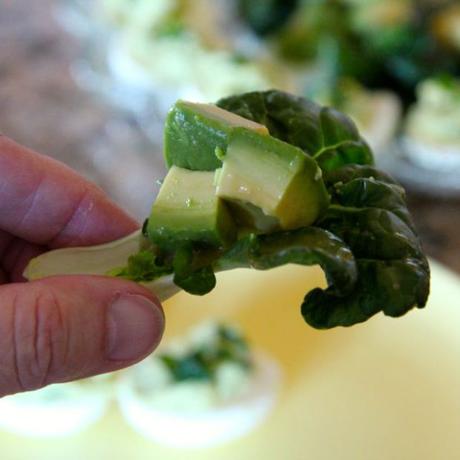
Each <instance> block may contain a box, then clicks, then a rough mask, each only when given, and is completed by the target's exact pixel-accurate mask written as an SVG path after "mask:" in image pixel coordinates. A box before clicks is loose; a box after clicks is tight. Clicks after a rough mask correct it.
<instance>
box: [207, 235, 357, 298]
mask: <svg viewBox="0 0 460 460" xmlns="http://www.w3.org/2000/svg"><path fill="white" fill-rule="evenodd" d="M288 263H293V264H299V265H320V266H321V267H322V268H323V270H324V271H325V273H326V277H327V279H328V282H329V284H330V287H331V290H333V291H334V292H337V293H338V294H339V295H345V294H346V293H347V292H349V291H350V290H351V289H352V288H353V286H354V283H355V282H356V278H357V269H356V264H355V260H354V257H353V254H352V253H351V251H350V250H349V249H348V248H347V246H346V245H345V244H344V243H343V241H341V240H340V239H339V238H337V237H336V236H334V235H333V234H331V233H330V232H328V231H326V230H323V229H320V228H315V227H307V228H301V229H298V230H291V231H287V232H277V233H273V234H270V235H254V234H251V235H249V236H247V237H245V238H242V239H240V240H239V241H238V243H237V244H236V245H235V246H234V247H233V248H231V249H230V250H229V251H227V252H226V253H224V254H223V255H222V256H221V257H220V258H219V259H218V261H217V263H216V265H215V267H216V269H217V270H228V269H233V268H255V269H256V270H268V269H270V268H274V267H278V266H281V265H285V264H288Z"/></svg>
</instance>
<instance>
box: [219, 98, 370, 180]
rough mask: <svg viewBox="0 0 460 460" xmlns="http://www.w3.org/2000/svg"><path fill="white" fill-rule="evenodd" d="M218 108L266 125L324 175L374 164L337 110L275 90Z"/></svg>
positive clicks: (223, 103)
mask: <svg viewBox="0 0 460 460" xmlns="http://www.w3.org/2000/svg"><path fill="white" fill-rule="evenodd" d="M217 105H218V106H219V107H221V108H223V109H225V110H228V111H230V112H233V113H236V114H237V115H240V116H242V117H244V118H247V119H249V120H252V121H255V122H257V123H260V124H263V125H265V126H266V127H267V128H268V130H269V132H270V134H271V135H272V136H273V137H276V138H278V139H281V140H282V141H285V142H289V143H290V144H292V145H295V146H297V147H299V148H301V149H302V150H303V151H304V152H305V153H307V154H308V155H310V156H312V157H313V158H314V159H315V160H316V161H317V162H318V164H319V165H320V166H321V168H322V169H323V170H324V171H329V170H333V169H336V168H338V167H340V166H343V165H346V164H372V163H373V157H372V152H371V150H370V148H369V146H368V145H367V143H366V142H365V141H364V139H363V138H362V137H361V136H360V135H359V133H358V130H357V129H356V126H355V125H354V123H353V122H352V121H351V120H350V118H349V117H347V116H346V115H344V114H342V113H340V112H339V111H337V110H334V109H331V108H328V107H321V106H319V105H317V104H315V103H314V102H311V101H309V100H307V99H304V98H301V97H297V96H293V95H291V94H287V93H284V92H282V91H275V90H271V91H264V92H251V93H245V94H242V95H239V96H231V97H228V98H225V99H221V100H220V101H218V102H217Z"/></svg>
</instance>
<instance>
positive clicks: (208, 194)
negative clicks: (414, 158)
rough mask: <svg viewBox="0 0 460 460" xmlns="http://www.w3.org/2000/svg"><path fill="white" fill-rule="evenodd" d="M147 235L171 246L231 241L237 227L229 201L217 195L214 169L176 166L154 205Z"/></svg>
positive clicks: (211, 245)
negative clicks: (187, 243)
mask: <svg viewBox="0 0 460 460" xmlns="http://www.w3.org/2000/svg"><path fill="white" fill-rule="evenodd" d="M147 235H148V237H149V239H150V240H151V241H152V242H154V243H155V244H157V245H158V246H160V247H161V248H164V249H167V250H168V249H171V250H172V249H176V248H177V247H178V245H179V244H180V243H184V242H197V243H202V244H204V245H206V246H210V247H215V248H219V247H225V246H227V245H229V244H231V243H232V242H233V241H234V239H235V238H236V228H235V224H234V222H233V219H232V217H231V215H230V212H229V210H228V209H227V206H226V204H225V203H224V202H223V200H222V199H221V198H219V197H218V196H217V195H216V187H215V185H214V173H213V172H209V171H190V170H188V169H182V168H179V167H177V166H173V167H172V168H171V169H170V170H169V171H168V174H167V175H166V177H165V179H164V182H163V184H162V186H161V189H160V192H159V193H158V196H157V199H156V200H155V203H154V204H153V206H152V211H151V213H150V217H149V219H148V223H147Z"/></svg>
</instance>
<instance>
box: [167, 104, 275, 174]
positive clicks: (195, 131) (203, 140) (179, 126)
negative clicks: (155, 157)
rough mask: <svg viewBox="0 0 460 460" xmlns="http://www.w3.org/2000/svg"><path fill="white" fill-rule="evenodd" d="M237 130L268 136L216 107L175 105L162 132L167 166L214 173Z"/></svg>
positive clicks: (256, 127) (263, 127)
mask: <svg viewBox="0 0 460 460" xmlns="http://www.w3.org/2000/svg"><path fill="white" fill-rule="evenodd" d="M236 127H244V128H247V129H249V130H253V131H256V132H258V133H260V134H267V135H268V130H267V128H266V127H265V126H263V125H261V124H259V123H255V122H253V121H251V120H247V119H246V118H243V117H240V116H239V115H235V114H234V113H231V112H228V111H227V110H223V109H221V108H219V107H217V106H215V105H212V104H199V103H193V102H186V101H178V102H176V104H175V105H174V106H173V107H172V109H171V110H170V111H169V113H168V116H167V118H166V124H165V130H164V149H165V160H166V165H167V166H168V168H169V167H171V166H172V165H176V166H179V167H180V168H186V169H192V170H199V171H214V170H215V169H216V168H218V167H220V166H221V164H222V162H221V160H220V159H219V158H218V156H217V155H218V154H219V152H221V153H224V152H225V151H226V150H227V144H228V139H229V137H230V135H231V133H232V131H233V130H234V129H235V128H236ZM216 154H217V155H216Z"/></svg>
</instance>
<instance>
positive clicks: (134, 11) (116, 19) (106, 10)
mask: <svg viewBox="0 0 460 460" xmlns="http://www.w3.org/2000/svg"><path fill="white" fill-rule="evenodd" d="M102 6H103V8H102V14H103V16H105V17H106V18H108V19H109V21H110V22H111V23H112V24H113V25H114V29H115V33H114V34H113V39H112V40H111V43H110V45H109V52H108V63H109V67H110V69H111V71H112V73H113V76H114V77H115V78H116V79H118V80H120V81H121V82H122V83H126V84H128V85H132V86H135V87H139V88H142V89H145V90H147V91H150V92H153V93H155V96H156V97H155V99H156V100H157V101H158V103H160V104H161V105H162V107H164V106H166V107H165V110H164V111H162V112H164V113H166V111H167V108H168V107H169V106H170V105H171V104H172V103H173V102H174V101H175V99H177V98H179V97H181V98H188V99H192V100H200V101H212V100H214V99H216V98H218V97H222V96H223V95H230V94H233V93H235V92H242V91H249V90H254V89H258V88H270V87H272V86H280V85H282V87H284V88H287V89H289V86H288V85H287V80H288V79H289V78H288V77H289V76H288V74H287V72H285V71H283V70H282V69H280V67H279V66H278V67H277V66H276V64H275V63H274V62H272V61H273V60H272V59H266V58H265V57H263V53H262V52H261V50H260V44H257V43H256V42H255V41H254V40H252V42H251V39H250V37H248V36H247V34H246V35H245V33H244V31H243V30H242V27H239V26H238V25H237V24H236V23H235V19H236V18H235V15H234V12H233V11H232V8H231V5H230V4H229V2H224V1H210V0H195V1H193V2H189V1H184V0H156V1H155V2H152V1H150V0H138V1H137V2H134V3H133V2H131V1H130V0H104V1H103V2H102ZM243 36H244V37H246V38H243ZM242 40H243V41H244V46H242V44H241V43H240V42H241V41H242ZM248 50H249V52H248Z"/></svg>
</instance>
